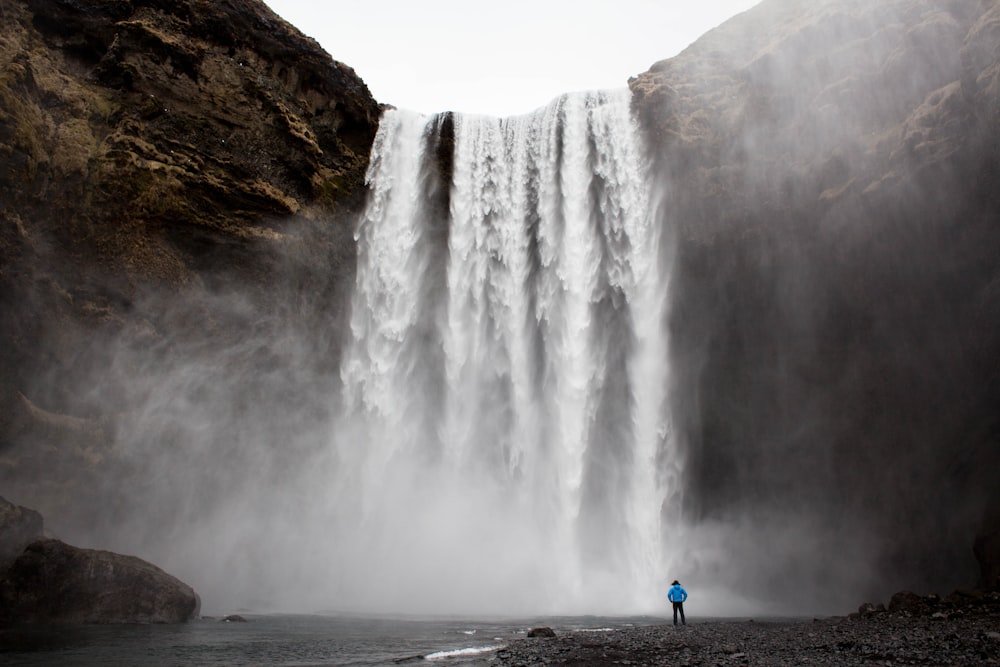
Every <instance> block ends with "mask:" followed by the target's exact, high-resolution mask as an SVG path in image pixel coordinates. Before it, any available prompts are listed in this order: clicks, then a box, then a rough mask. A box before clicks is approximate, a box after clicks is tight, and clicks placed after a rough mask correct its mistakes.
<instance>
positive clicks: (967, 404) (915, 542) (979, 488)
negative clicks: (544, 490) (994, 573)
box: [630, 0, 1000, 605]
mask: <svg viewBox="0 0 1000 667" xmlns="http://www.w3.org/2000/svg"><path fill="white" fill-rule="evenodd" d="M998 45H1000V4H998V3H996V2H992V1H990V2H985V1H984V2H978V1H976V2H948V3H940V2H930V1H925V0H893V1H891V2H879V3H867V2H861V1H859V0H824V1H822V2H810V3H801V2H796V1H794V0H765V1H764V2H762V3H761V4H760V5H758V6H757V7H755V8H754V9H752V10H750V11H748V12H746V13H744V14H742V15H740V16H738V17H736V18H734V19H733V20H731V21H730V22H728V23H726V24H724V25H723V26H721V27H719V28H717V29H715V30H713V31H711V32H709V33H708V34H706V35H705V36H704V37H703V38H702V39H700V40H698V41H697V42H696V43H695V44H693V45H692V46H691V47H689V48H688V49H687V50H686V51H685V52H683V53H682V54H680V55H679V56H677V57H676V58H673V59H671V60H666V61H663V62H660V63H657V64H655V65H653V67H652V68H651V69H650V70H649V71H648V72H646V73H644V74H642V75H640V76H638V77H637V78H635V79H633V80H632V81H631V82H630V84H631V87H632V90H633V92H634V95H635V100H636V108H637V110H638V111H639V113H640V114H641V117H642V119H643V122H644V127H645V128H646V131H647V133H648V135H649V137H650V143H651V144H652V145H653V146H655V150H654V155H653V158H654V161H655V163H656V169H657V173H658V182H659V188H660V190H661V191H662V192H663V193H664V194H663V203H662V206H661V209H660V211H661V217H662V224H663V227H664V229H666V230H672V231H671V233H672V234H673V233H674V232H675V235H672V236H671V237H670V238H669V240H671V241H675V242H676V243H666V244H664V262H665V263H667V262H669V263H670V266H671V267H672V269H671V271H672V276H671V281H670V289H671V293H672V295H673V297H672V299H671V304H672V306H671V307H672V311H671V314H670V319H669V323H668V326H669V327H670V330H671V341H672V343H671V344H672V351H671V357H672V361H673V363H672V370H671V372H672V376H673V377H672V378H671V381H672V386H673V387H674V390H673V398H672V400H673V402H674V408H675V409H674V415H676V421H675V423H674V424H673V429H674V433H675V434H676V436H677V437H678V445H679V446H680V449H681V452H680V456H681V458H682V459H683V461H684V466H685V475H686V481H685V489H686V495H685V504H684V506H683V508H680V510H681V511H683V512H684V513H685V514H687V515H688V516H689V517H691V518H692V519H695V520H696V521H702V520H720V521H722V522H729V521H731V522H732V523H729V524H728V525H741V523H743V522H744V521H745V522H746V523H747V525H753V526H754V527H755V528H754V529H753V530H752V531H733V532H734V534H733V535H731V536H730V538H728V539H732V540H733V541H734V542H733V544H732V545H731V546H732V551H733V552H734V553H737V552H738V553H739V554H740V557H739V559H740V565H739V567H738V568H735V567H734V568H727V567H725V566H724V565H723V566H720V567H719V570H720V571H721V572H723V573H724V572H727V571H732V572H734V577H733V580H732V581H727V582H726V583H727V584H731V585H732V587H733V590H743V591H745V592H747V593H748V594H750V595H754V596H757V595H761V596H764V597H768V596H772V595H775V594H777V595H778V596H781V595H782V594H781V593H779V592H778V589H781V588H782V587H783V586H785V585H786V584H787V586H789V587H790V588H789V590H788V592H789V593H791V592H792V590H793V589H794V587H795V586H796V585H797V584H796V583H794V582H797V581H798V582H806V581H817V580H821V579H823V578H831V577H832V578H833V579H834V580H837V581H844V582H851V584H850V586H851V587H852V588H853V590H854V591H855V594H857V592H858V591H860V590H866V589H868V590H870V592H871V594H872V596H875V595H879V596H884V595H886V594H887V593H888V592H889V591H892V590H898V589H899V588H904V587H914V588H916V589H920V588H931V589H933V588H934V587H956V586H962V585H971V584H973V583H974V582H975V581H976V580H977V578H978V577H977V574H978V573H977V569H976V563H975V560H974V558H973V552H972V546H973V540H974V537H975V535H976V534H977V532H978V531H979V529H980V525H981V522H982V521H983V518H984V516H986V515H990V514H994V513H995V512H994V511H991V508H993V509H995V508H997V507H1000V496H998V494H997V491H996V488H997V487H996V481H995V472H994V471H996V470H997V469H998V465H1000V421H998V420H997V414H998V413H997V410H996V406H997V405H998V404H1000V298H998V294H1000V292H998V291H997V288H996V286H997V285H998V284H1000V264H998V262H997V259H996V258H997V257H998V256H1000V227H998V225H997V220H1000V131H998V125H997V118H998V114H997V111H998V109H1000V47H998ZM677 509H678V508H665V511H676V510H677ZM736 532H739V534H738V535H737V534H735V533H736ZM803 534H809V536H810V538H809V542H808V543H804V542H802V541H801V535H803ZM737 542H738V544H737ZM822 545H827V546H822ZM776 550H780V551H781V553H782V554H783V557H782V558H779V559H775V558H774V553H775V551H776ZM832 551H836V552H837V554H838V555H837V557H836V558H826V557H824V556H823V553H824V552H826V553H830V552H832ZM790 562H794V563H795V566H794V567H793V568H792V570H793V571H789V570H788V569H787V568H785V566H784V565H775V564H777V563H785V564H787V563H790ZM714 576H715V575H714V574H713V577H714ZM722 578H723V579H725V578H726V576H725V574H723V575H722ZM803 594H804V593H803V592H802V591H801V590H796V591H795V595H796V596H799V597H801V596H802V595H803ZM848 602H849V601H847V600H842V601H835V602H834V604H836V605H842V604H844V603H848Z"/></svg>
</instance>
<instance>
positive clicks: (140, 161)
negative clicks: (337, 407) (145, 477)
mask: <svg viewBox="0 0 1000 667" xmlns="http://www.w3.org/2000/svg"><path fill="white" fill-rule="evenodd" d="M0 19H2V22H3V29H2V33H0V173H2V179H0V313H2V314H0V318H2V319H0V324H2V326H0V350H2V351H0V358H2V368H3V372H2V376H0V414H2V415H3V417H0V452H4V466H5V468H4V469H5V470H6V472H7V476H8V478H9V480H10V483H12V484H17V483H18V482H17V480H21V479H23V478H24V476H25V475H26V474H27V468H32V469H34V467H40V468H41V469H47V470H48V471H49V472H48V473H46V475H45V479H46V480H49V482H46V483H52V484H53V486H54V488H60V482H59V481H57V480H60V479H62V478H64V477H70V476H74V475H79V474H80V473H81V471H86V470H88V469H91V468H93V467H94V466H97V465H100V464H99V461H101V460H102V459H103V458H104V456H105V453H106V452H105V451H104V450H106V449H107V447H108V446H109V443H110V442H111V441H112V440H113V437H112V435H113V434H112V431H113V430H114V428H115V425H114V420H113V419H111V416H110V415H109V414H108V412H107V406H108V405H117V406H118V407H119V409H125V407H126V405H125V403H126V398H127V396H124V395H122V393H121V392H124V391H127V390H125V389H123V388H122V387H121V382H119V381H118V380H120V378H121V377H122V375H121V374H118V373H112V372H111V371H112V369H111V366H112V365H114V364H115V363H125V364H126V366H127V367H128V369H127V370H125V369H122V370H124V372H125V374H126V375H127V374H135V373H142V372H143V370H142V363H143V362H142V361H141V358H142V355H140V352H143V351H144V352H143V354H145V355H150V356H152V357H154V358H155V357H156V355H157V354H158V353H160V355H161V357H162V356H164V355H167V354H169V351H170V350H175V349H177V348H178V347H187V348H192V347H194V348H198V349H200V350H202V352H203V357H206V358H211V359H219V358H220V357H219V355H221V354H223V353H222V352H220V351H223V350H227V349H231V347H232V345H231V344H232V342H233V341H234V340H239V339H240V338H241V337H243V336H245V335H246V332H247V331H248V330H251V329H252V330H254V331H256V332H258V333H261V332H263V331H268V332H270V333H271V334H272V335H275V336H280V333H278V331H279V329H280V330H284V328H285V327H286V325H285V323H284V321H285V320H286V319H287V318H288V315H289V313H291V312H295V313H300V312H301V313H305V312H311V313H315V317H316V318H318V319H320V320H322V321H323V325H324V328H326V327H329V326H330V325H329V321H333V322H334V323H336V321H337V318H338V316H339V315H338V313H339V312H341V310H342V302H343V298H344V293H343V291H342V289H341V288H342V287H343V286H345V285H348V284H349V283H350V281H349V280H346V279H344V277H345V276H350V275H352V273H353V262H354V250H353V239H352V232H353V230H352V225H353V216H354V214H355V212H356V209H357V207H358V205H359V203H360V202H362V201H363V190H364V188H363V182H362V181H363V177H364V173H365V169H366V167H367V160H368V150H369V147H370V145H371V143H372V141H373V138H374V134H375V131H376V128H377V124H378V119H379V115H380V108H379V106H378V105H377V104H376V102H375V101H374V100H373V99H372V97H371V95H370V93H369V92H368V90H367V88H366V86H365V85H364V83H363V82H362V81H361V79H360V78H358V76H357V75H356V74H355V73H354V71H353V70H351V69H350V68H349V67H346V66H344V65H342V64H340V63H337V62H335V61H333V60H332V59H331V58H330V57H329V56H328V55H327V54H326V53H325V52H324V51H323V50H322V49H321V48H320V47H319V46H318V45H317V44H316V43H315V42H314V41H313V40H311V39H308V38H306V37H304V36H303V35H302V34H301V33H299V32H298V31H297V30H295V29H294V28H292V27H291V26H289V25H287V24H286V23H284V22H283V21H282V20H281V19H280V18H279V17H278V16H276V15H275V14H274V13H272V12H271V11H270V10H269V9H268V8H267V7H266V6H265V5H264V4H263V3H262V2H257V1H255V0H226V1H222V2H187V1H174V0H162V1H161V0H148V1H144V0H136V1H134V2H133V1H129V0H115V1H97V0H94V1H86V2H79V1H76V0H25V1H15V0H3V1H2V2H0ZM304 266H305V267H308V268H307V269H306V270H303V267H304ZM313 269H315V270H313ZM290 275H294V276H296V278H295V281H292V282H289V281H285V280H283V278H287V277H288V276H290ZM275 284H282V285H285V286H286V287H285V288H284V289H276V288H275V287H274V285H275ZM236 286H238V287H239V293H240V299H241V300H242V302H241V303H239V304H236V303H234V301H233V299H231V298H228V296H226V295H227V292H228V291H229V290H230V289H232V288H234V287H236ZM307 302H308V303H307ZM302 319H303V318H301V317H300V318H297V321H301V320H302ZM314 340H315V339H314ZM109 341H114V345H113V346H112V345H111V344H110V342H109ZM313 348H314V349H311V350H309V353H310V354H315V356H316V359H317V365H318V366H322V367H324V368H326V369H329V368H331V367H335V366H336V363H337V360H336V345H335V341H332V340H330V339H323V340H319V341H315V345H314V346H313ZM122 350H127V351H128V350H130V351H134V352H135V353H136V354H135V355H133V356H132V357H129V358H128V359H123V357H122ZM213 350H214V352H213ZM254 354H256V355H257V356H256V357H255V359H256V362H255V363H257V364H258V365H259V364H268V363H271V361H273V360H268V359H265V358H264V357H266V351H265V350H260V349H258V350H257V351H256V353H255V352H251V351H247V352H246V355H247V356H253V355H254ZM228 363H244V364H246V363H251V362H250V361H248V360H247V359H246V358H241V359H239V360H238V361H236V360H230V361H229V362H228ZM84 378H86V380H84ZM81 384H82V386H81ZM272 384H273V383H272ZM245 389H246V387H245ZM286 389H287V386H286V385H282V387H281V389H280V390H275V389H274V388H273V386H272V388H271V389H266V388H264V387H263V386H262V385H254V386H253V387H252V390H253V391H258V392H263V394H262V395H261V396H260V399H261V400H266V399H267V398H268V397H269V396H270V395H271V394H273V393H274V392H277V393H278V394H283V393H285V390H286ZM247 391H251V389H247ZM292 393H294V392H292ZM297 398H299V396H296V397H290V396H287V395H286V400H288V401H289V402H291V403H295V401H296V399H297ZM109 400H110V403H109ZM109 420H110V421H109Z"/></svg>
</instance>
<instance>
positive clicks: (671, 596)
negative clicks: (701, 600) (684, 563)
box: [667, 584, 688, 602]
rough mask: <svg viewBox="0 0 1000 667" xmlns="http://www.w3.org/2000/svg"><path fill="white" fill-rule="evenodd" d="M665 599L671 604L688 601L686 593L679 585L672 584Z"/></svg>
mask: <svg viewBox="0 0 1000 667" xmlns="http://www.w3.org/2000/svg"><path fill="white" fill-rule="evenodd" d="M667 599H668V600H670V601H671V602H684V601H685V600H687V599H688V592H687V591H686V590H684V587H683V586H681V585H680V584H674V585H673V586H671V587H670V592H669V593H667Z"/></svg>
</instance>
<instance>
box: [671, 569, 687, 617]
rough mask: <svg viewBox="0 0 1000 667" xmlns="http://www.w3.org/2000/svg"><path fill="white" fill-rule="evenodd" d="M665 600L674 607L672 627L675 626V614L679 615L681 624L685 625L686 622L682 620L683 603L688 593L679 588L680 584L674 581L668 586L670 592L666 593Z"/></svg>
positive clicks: (681, 587)
mask: <svg viewBox="0 0 1000 667" xmlns="http://www.w3.org/2000/svg"><path fill="white" fill-rule="evenodd" d="M667 599H668V600H670V602H672V603H673V605H674V625H677V612H680V613H681V623H682V624H684V625H687V621H686V620H684V601H685V600H687V599H688V592H687V591H686V590H684V587H683V586H681V582H679V581H677V580H676V579H674V583H673V584H671V585H670V592H668V593H667Z"/></svg>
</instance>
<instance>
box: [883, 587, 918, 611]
mask: <svg viewBox="0 0 1000 667" xmlns="http://www.w3.org/2000/svg"><path fill="white" fill-rule="evenodd" d="M926 607H927V601H926V600H925V599H924V598H922V597H920V596H919V595H917V594H916V593H913V592H912V591H899V592H898V593H896V594H895V595H893V596H892V599H891V600H889V611H891V612H894V613H909V614H919V613H921V612H923V611H924V610H925V609H926Z"/></svg>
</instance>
